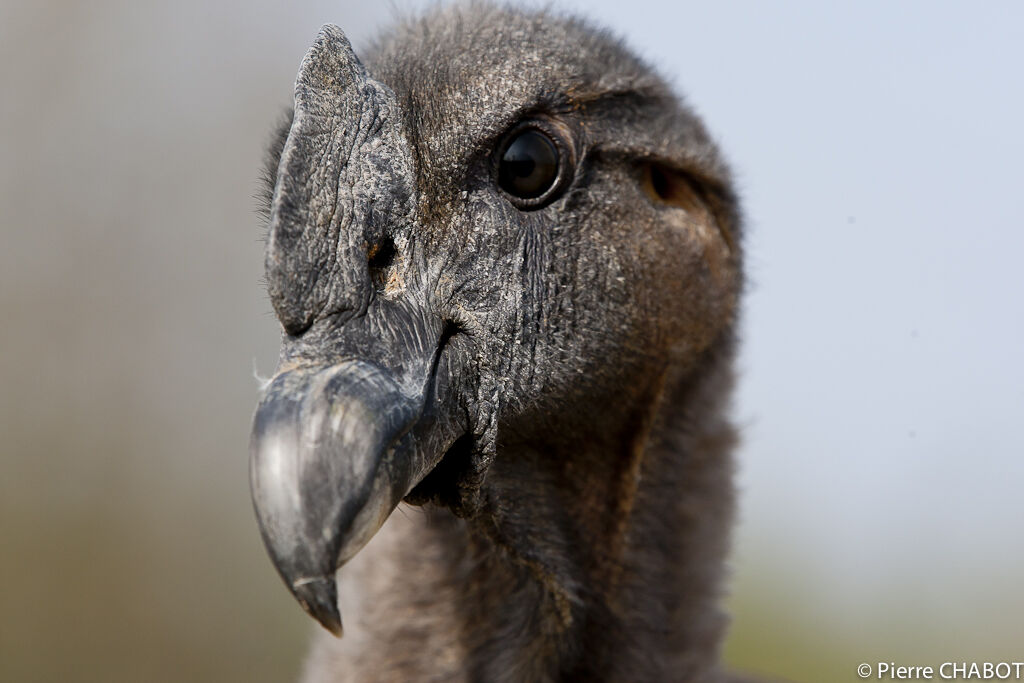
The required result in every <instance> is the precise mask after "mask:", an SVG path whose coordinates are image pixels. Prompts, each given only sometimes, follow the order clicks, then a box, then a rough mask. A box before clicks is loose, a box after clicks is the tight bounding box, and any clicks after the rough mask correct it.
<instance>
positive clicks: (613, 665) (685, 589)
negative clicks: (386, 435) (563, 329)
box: [307, 353, 734, 681]
mask: <svg viewBox="0 0 1024 683" xmlns="http://www.w3.org/2000/svg"><path fill="white" fill-rule="evenodd" d="M718 355H719V356H720V357H719V358H714V357H711V358H707V359H705V360H706V361H707V362H704V363H702V364H701V366H700V370H699V371H697V372H687V371H686V370H685V369H682V368H669V369H667V370H665V372H663V373H662V374H661V376H659V377H657V378H656V380H654V381H652V382H651V383H650V385H649V386H647V387H643V388H642V390H641V391H640V392H639V395H638V398H637V400H635V401H633V405H632V406H630V408H629V409H628V410H624V411H622V413H621V415H620V416H619V419H618V420H616V421H615V424H609V425H607V426H605V427H602V428H600V429H597V428H595V429H594V430H593V432H592V433H591V434H590V435H589V436H587V437H586V438H581V437H580V436H579V435H576V436H575V437H572V438H566V439H557V440H554V441H551V440H549V441H548V442H547V443H544V444H539V443H530V442H529V441H524V442H523V443H516V444H508V445H506V446H503V448H502V451H501V453H500V455H499V457H498V458H497V459H496V460H495V462H494V463H493V464H492V466H491V471H490V472H489V473H488V476H487V483H486V485H485V489H484V491H483V494H484V504H483V507H482V509H481V512H480V513H479V514H477V515H475V516H473V517H471V518H469V519H465V520H464V519H458V518H456V517H455V516H453V515H451V514H450V513H449V512H447V511H446V510H444V509H439V508H429V507H425V508H411V507H404V506H403V508H402V509H401V510H400V511H399V512H398V513H396V514H393V515H392V518H391V520H390V521H389V522H388V524H387V525H385V527H384V529H383V530H382V532H381V533H380V534H378V536H377V537H376V538H375V539H374V540H373V541H372V542H371V543H370V545H369V546H367V548H366V549H365V550H364V551H363V552H362V553H360V555H358V556H357V557H356V559H355V560H354V561H353V562H352V565H353V566H347V567H346V568H345V569H344V570H342V572H341V577H340V578H341V607H342V614H343V615H344V616H345V618H346V635H345V637H344V638H342V640H341V641H333V639H330V640H331V641H333V642H329V641H328V640H326V639H325V640H323V641H321V642H320V644H318V645H317V646H316V647H315V649H314V652H313V657H312V660H311V663H310V667H309V669H308V671H310V672H314V671H320V672H322V671H325V670H332V669H334V670H339V671H341V670H343V671H347V672H348V674H346V675H348V676H351V678H346V677H342V678H339V679H337V680H363V679H361V678H359V675H360V674H359V672H360V671H361V670H362V669H363V668H365V672H366V673H367V675H368V678H367V680H370V679H373V680H421V679H422V680H435V679H436V680H452V681H458V680H466V681H491V680H495V681H497V680H535V681H554V680H605V681H636V680H646V681H659V680H693V681H704V680H717V679H716V678H715V677H716V676H718V669H717V661H718V654H719V646H720V642H721V639H722V636H723V632H724V628H725V617H724V616H723V614H722V613H721V612H720V611H719V609H718V601H719V598H720V593H721V578H722V575H723V573H724V566H723V565H724V557H725V554H726V551H727V549H728V530H729V527H730V523H731V518H732V509H733V493H732V483H731V472H732V465H731V457H730V452H731V449H732V445H733V442H734V437H733V430H732V428H731V426H730V424H729V423H728V421H727V420H726V419H725V417H724V415H725V411H726V408H727V402H728V394H729V388H730V385H731V373H730V372H729V367H730V363H729V362H728V360H729V358H728V356H729V354H727V353H720V354H718ZM324 658H327V659H328V660H329V661H323V660H324ZM382 667H383V668H382ZM427 672H430V673H431V675H432V676H434V677H433V678H431V676H427V675H426V674H427ZM307 680H335V679H322V678H309V679H307Z"/></svg>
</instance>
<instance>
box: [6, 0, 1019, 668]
mask: <svg viewBox="0 0 1024 683" xmlns="http://www.w3.org/2000/svg"><path fill="white" fill-rule="evenodd" d="M422 6H423V3H420V2H414V1H412V0H406V2H405V3H403V4H400V5H399V6H398V9H399V10H401V11H409V10H412V11H415V10H416V9H418V8H420V7H422ZM556 6H558V7H563V8H566V9H570V10H572V9H575V10H579V11H582V12H584V13H586V14H588V15H590V16H592V17H593V18H594V19H596V20H597V21H599V22H600V23H603V24H606V25H608V26H610V27H612V28H613V29H614V30H615V31H617V32H618V33H620V34H621V35H622V36H623V37H624V38H625V39H626V40H627V41H628V42H629V43H630V44H631V45H633V46H634V47H635V48H636V49H638V50H639V51H640V52H641V53H642V54H644V55H645V56H646V57H647V58H648V59H649V60H651V61H652V62H653V63H655V64H657V65H658V66H659V67H660V68H661V69H662V71H663V72H665V73H666V74H668V75H670V77H671V78H672V79H673V80H674V82H675V83H676V84H677V86H678V88H679V90H680V92H684V93H685V94H686V96H687V97H688V99H689V101H690V102H691V103H692V104H693V105H694V106H695V107H696V108H697V109H698V111H700V112H701V113H702V114H703V115H704V116H705V117H706V119H707V120H708V122H709V125H710V127H711V129H712V130H713V132H714V134H715V135H716V137H717V138H718V139H719V140H720V141H721V144H722V145H723V147H724V149H725V150H726V153H727V155H728V156H729V158H730V159H732V162H733V164H734V166H735V169H736V172H737V175H738V178H739V184H740V189H741V192H742V194H743V196H744V198H745V204H746V210H747V213H748V216H749V220H748V229H749V240H748V253H749V265H750V276H751V277H750V282H751V286H750V290H749V294H748V296H747V298H746V302H745V305H746V314H745V323H744V327H743V337H744V347H743V355H742V358H741V372H742V374H741V383H740V390H739V394H738V399H737V403H736V417H737V420H738V421H739V423H740V424H741V425H742V427H743V433H744V443H743V446H742V449H741V450H740V452H739V459H740V472H739V482H740V487H741V492H742V498H741V500H742V507H741V511H740V514H741V523H740V526H739V528H738V530H737V534H736V543H735V551H734V554H733V562H732V564H733V566H734V573H733V581H732V593H731V596H730V598H729V606H730V609H731V611H732V612H733V614H734V625H733V629H732V632H731V635H730V639H729V641H728V643H727V646H726V656H727V659H728V660H729V662H730V663H732V664H733V665H735V666H738V667H741V668H745V669H750V670H754V671H760V672H763V673H767V674H775V675H779V676H784V677H788V678H790V679H793V680H796V681H812V682H813V681H841V680H857V679H856V675H855V668H856V666H857V664H859V663H860V662H862V661H867V662H872V663H874V662H877V661H896V662H897V663H903V664H922V665H927V664H931V665H933V666H937V665H938V664H940V663H941V662H943V661H948V660H967V661H972V660H985V659H988V660H999V659H1010V660H1014V659H1015V660H1021V659H1024V649H1022V648H1024V645H1022V644H1024V591H1022V588H1021V577H1022V575H1024V534H1022V531H1021V523H1022V521H1024V496H1022V495H1021V494H1022V493H1024V486H1022V484H1024V457H1022V456H1024V436H1022V423H1024V364H1022V362H1021V358H1020V356H1021V351H1022V350H1024V345H1022V333H1024V304H1022V299H1021V297H1022V294H1024V275H1022V269H1021V267H1020V261H1021V259H1022V254H1024V222H1022V219H1021V216H1022V213H1024V212H1022V209H1024V207H1022V200H1021V197H1022V196H1024V195H1022V185H1024V183H1022V181H1024V172H1022V163H1021V159H1024V133H1022V130H1024V126H1022V125H1021V122H1022V121H1024V90H1022V89H1021V66H1022V65H1024V5H1021V4H1020V3H1019V2H995V1H994V2H986V3H967V2H961V3H936V2H909V1H908V2H899V3H892V2H880V1H878V2H868V3H848V4H847V6H846V7H839V6H837V5H834V4H830V3H821V2H803V3H799V2H787V3H758V2H746V3H735V2H727V3H682V2H652V1H650V0H633V1H631V2H628V3H622V2H618V1H613V0H595V1H594V2H590V3H586V5H584V4H583V3H582V0H580V1H579V2H577V3H576V4H573V3H572V2H569V3H563V4H560V5H556ZM393 11H395V8H393V7H392V8H389V7H386V6H381V5H379V4H378V3H370V2H362V3H357V2H353V1H352V0H333V1H332V2H298V3H288V4H285V3H268V2H263V1H258V2H246V3H242V2H236V3H214V2H201V1H199V0H177V1H176V2H165V3H142V2H129V1H123V2H110V1H107V2H103V1H100V2H71V1H67V2H60V1H58V0H45V1H39V0H35V1H31V2H29V1H21V0H17V1H12V0H2V3H0V680H2V681H19V682H20V681H105V682H109V681H152V682H160V681H185V680H188V681H284V680H291V679H292V678H294V676H295V673H296V671H297V670H298V666H299V663H300V661H301V658H302V655H303V651H304V643H305V642H306V640H307V638H308V636H309V633H310V632H311V630H312V628H313V626H312V622H311V621H310V620H309V619H308V618H306V617H305V616H304V615H303V614H302V613H301V611H300V610H299V609H298V607H297V606H296V605H295V604H294V603H293V601H292V599H291V598H290V597H289V595H288V593H287V591H286V590H285V589H284V588H283V586H282V585H281V584H280V582H279V580H278V578H277V576H276V575H275V574H274V571H273V569H272V567H271V565H270V562H269V561H268V560H267V559H266V557H265V555H264V552H263V549H262V547H261V544H260V541H259V537H258V533H257V531H256V526H255V523H254V521H253V519H252V513H251V508H250V503H249V492H248V483H247V464H246V460H247V453H246V448H247V441H248V430H249V419H250V415H251V411H252V409H253V407H254V405H255V401H256V398H257V384H256V381H255V379H254V370H258V371H259V372H261V373H263V374H266V373H269V372H270V371H271V370H272V368H273V366H274V362H275V357H276V349H277V343H278V336H277V335H278V332H277V329H278V328H277V325H276V323H275V320H274V318H273V316H272V314H271V307H270V304H269V301H268V300H267V298H266V296H265V295H264V293H263V291H262V288H261V285H260V277H261V269H262V243H261V237H262V228H261V226H260V221H259V219H258V217H257V216H256V213H255V209H256V201H255V200H254V199H253V195H254V194H255V193H256V192H257V190H258V181H257V178H258V175H259V171H260V164H261V157H262V152H263V148H264V146H265V142H266V140H267V138H268V135H269V131H270V129H271V127H272V123H273V122H274V120H275V119H276V118H277V117H278V116H279V115H280V113H281V111H282V110H283V109H284V108H285V107H286V106H287V105H288V103H289V98H290V93H291V82H292V79H293V77H294V74H295V71H296V68H297V66H298V63H299V60H300V58H301V56H302V54H303V53H304V51H305V49H306V48H307V46H308V45H309V43H310V42H311V41H312V39H313V37H314V36H315V34H316V32H317V30H318V28H319V26H320V25H321V24H322V23H325V22H333V23H338V24H340V25H341V26H342V27H343V28H344V29H345V30H346V31H347V32H348V33H349V35H350V36H351V37H352V39H353V43H354V45H355V46H356V48H357V50H358V49H359V46H360V45H364V44H365V43H366V42H367V40H368V39H369V38H370V36H372V35H373V33H374V32H375V31H376V30H377V29H378V28H379V27H380V26H382V25H384V24H386V23H387V21H388V20H389V18H390V17H391V16H392V13H393Z"/></svg>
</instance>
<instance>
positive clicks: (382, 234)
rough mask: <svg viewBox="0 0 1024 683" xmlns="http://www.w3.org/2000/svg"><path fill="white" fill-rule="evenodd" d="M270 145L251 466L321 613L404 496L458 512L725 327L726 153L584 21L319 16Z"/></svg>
mask: <svg viewBox="0 0 1024 683" xmlns="http://www.w3.org/2000/svg"><path fill="white" fill-rule="evenodd" d="M272 157H273V162H272V166H273V189H272V191H271V192H270V194H269V196H270V205H269V238H268V245H267V254H266V275H267V283H268V289H269V295H270V299H271V302H272V304H273V307H274V310H275V312H276V315H277V318H278V319H279V321H280V323H281V325H282V327H283V344H282V350H281V356H280V361H279V366H278V368H277V370H276V372H275V374H274V376H273V377H272V378H271V380H270V381H269V383H268V385H267V386H266V388H265V390H264V393H263V396H262V398H261V400H260V402H259V406H258V408H257V411H256V415H255V418H254V425H253V431H252V441H251V484H252V491H253V498H254V503H255V508H256V513H257V517H258V520H259V524H260V528H261V532H262V535H263V539H264V542H265V543H266V546H267V548H268V550H269V553H270V556H271V558H272V560H273V562H274V564H275V565H276V567H277V569H278V571H279V572H280V574H281V576H282V577H283V578H284V581H285V583H286V584H287V585H288V587H289V588H290V590H291V591H292V593H293V594H294V595H295V597H296V598H297V599H298V600H299V602H300V603H301V604H302V606H303V607H304V608H305V609H306V610H307V611H308V612H309V613H310V614H311V615H312V616H313V617H315V618H316V619H317V620H318V621H319V622H320V623H321V624H323V625H324V626H325V627H326V628H328V629H330V630H332V631H334V632H335V633H340V630H341V619H340V615H339V612H338V607H337V604H336V601H337V597H336V589H335V584H334V573H335V571H336V569H337V568H338V567H340V566H341V565H342V564H343V563H345V562H346V561H347V560H348V559H350V558H351V557H352V556H353V555H354V554H355V553H356V552H357V551H358V550H359V549H360V548H361V547H362V546H363V545H364V544H365V543H367V542H368V541H369V539H370V538H371V537H372V536H373V534H374V533H375V532H376V531H377V530H378V529H379V527H380V526H381V525H382V524H383V523H384V521H385V520H386V518H387V517H388V515H389V514H390V513H391V512H392V510H394V508H395V507H396V506H397V505H398V503H399V502H400V501H402V500H403V499H405V500H407V501H410V502H413V503H425V502H428V501H431V502H433V503H436V504H439V505H442V506H446V507H448V508H450V509H451V510H452V511H453V512H454V513H456V514H458V515H460V516H467V517H471V516H473V515H475V514H478V513H479V512H480V509H481V505H482V504H483V503H482V501H481V496H480V491H481V488H482V486H483V484H484V482H486V481H487V478H488V474H489V472H490V470H491V466H492V464H493V462H494V461H495V459H500V458H502V452H503V449H504V448H505V447H506V445H507V444H508V443H510V442H513V441H532V442H536V443H542V442H543V441H544V439H545V438H548V437H549V436H550V435H552V434H557V437H558V438H559V439H561V440H563V441H564V440H572V439H573V438H586V435H587V434H589V433H596V432H600V431H601V430H602V429H605V428H606V425H607V424H609V423H611V422H614V420H615V416H617V415H620V414H624V411H626V410H627V409H628V406H629V405H630V404H631V402H633V401H634V400H636V399H637V397H638V396H640V395H641V394H643V392H645V391H647V390H648V388H649V386H650V384H651V382H653V381H656V378H657V377H658V376H659V375H660V373H663V372H664V371H665V368H666V367H667V366H669V365H671V366H673V367H677V368H686V367H688V366H692V365H694V364H696V363H697V362H698V361H699V359H700V357H701V354H702V353H704V352H706V351H707V350H708V349H709V348H710V347H712V346H713V345H714V344H715V343H716V340H719V339H720V338H721V337H722V336H723V335H724V334H727V333H728V330H729V329H730V328H731V324H732V320H733V317H734V315H735V309H736V298H737V295H738V292H739V289H740V284H741V279H740V267H739V266H740V254H739V251H738V246H737V245H738V235H737V230H738V221H737V215H736V210H735V202H734V199H733V196H732V194H731V190H730V185H729V177H728V172H727V170H726V168H725V166H724V165H723V163H722V161H721V160H720V158H719V155H718V153H717V151H716V149H715V147H714V145H713V143H712V142H711V140H710V138H709V136H708V134H707V133H706V131H705V129H704V127H703V126H702V124H701V123H700V121H699V120H698V119H697V118H696V117H695V116H694V115H693V114H692V113H691V112H690V110H689V109H687V108H686V107H685V105H683V104H682V103H681V102H680V100H679V99H678V98H677V97H676V96H675V95H674V94H673V93H672V91H671V89H670V88H669V87H668V86H666V84H665V83H664V82H663V81H662V80H661V79H660V78H658V77H657V76H656V75H655V74H653V73H652V71H651V70H650V69H649V68H648V67H647V66H646V65H645V64H644V63H643V62H641V61H640V60H638V59H637V58H636V57H634V56H633V55H632V54H630V53H629V52H628V51H627V50H625V49H624V48H623V47H622V46H621V45H620V44H619V43H618V42H617V41H616V40H614V39H612V38H610V37H609V36H608V35H606V34H605V33H602V32H600V31H595V30H593V29H592V28H590V27H589V26H587V25H586V24H583V23H581V22H578V21H575V20H572V19H564V18H560V17H556V16H554V15H552V14H546V13H541V14H521V13H518V12H513V11H509V10H500V9H493V8H475V9H473V10H471V11H468V12H467V11H465V10H459V9H447V10H441V11H439V12H437V13H435V14H434V15H433V16H431V17H428V18H426V19H421V20H416V21H411V22H409V23H407V24H405V25H403V26H402V27H400V28H399V29H397V30H396V31H395V32H393V33H392V34H391V36H390V38H387V39H385V40H383V41H382V42H380V43H378V44H377V45H376V47H375V48H374V49H373V50H372V52H371V58H370V59H369V60H368V61H367V63H366V65H364V64H363V63H362V62H361V61H360V60H359V59H358V58H357V57H356V55H355V53H354V52H353V50H352V48H351V46H350V44H349V42H348V40H347V39H346V38H345V36H344V34H343V33H342V31H341V30H340V29H338V28H337V27H334V26H330V25H328V26H325V27H324V28H323V29H322V30H321V32H320V34H319V36H318V37H317V38H316V41H315V42H314V44H313V46H312V47H311V48H310V49H309V51H308V53H307V54H306V56H305V58H304V59H303V60H302V64H301V66H300V68H299V73H298V77H297V79H296V83H295V93H294V106H293V114H292V116H291V119H290V121H289V122H288V124H287V126H286V128H285V129H283V130H282V134H281V136H280V143H279V144H278V145H277V148H276V149H274V150H273V151H272Z"/></svg>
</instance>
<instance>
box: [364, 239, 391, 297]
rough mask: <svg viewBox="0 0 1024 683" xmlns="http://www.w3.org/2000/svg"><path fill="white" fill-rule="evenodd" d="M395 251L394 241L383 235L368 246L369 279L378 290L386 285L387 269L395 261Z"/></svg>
mask: <svg viewBox="0 0 1024 683" xmlns="http://www.w3.org/2000/svg"><path fill="white" fill-rule="evenodd" d="M395 253H396V252H395V241H394V240H393V239H391V238H390V237H385V238H384V239H382V240H381V241H380V242H378V243H377V244H375V245H373V246H372V247H370V250H369V253H368V256H369V259H370V260H369V264H368V266H369V271H370V280H372V281H373V284H374V285H375V286H376V287H377V289H378V290H383V289H384V287H385V285H387V282H388V269H389V268H391V265H392V264H393V263H394V261H395Z"/></svg>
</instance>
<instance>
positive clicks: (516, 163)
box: [498, 129, 558, 199]
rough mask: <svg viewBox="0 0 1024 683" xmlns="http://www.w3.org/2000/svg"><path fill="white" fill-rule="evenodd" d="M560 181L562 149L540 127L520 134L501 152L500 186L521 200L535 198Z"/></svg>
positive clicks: (499, 167) (499, 164) (499, 165)
mask: <svg viewBox="0 0 1024 683" xmlns="http://www.w3.org/2000/svg"><path fill="white" fill-rule="evenodd" d="M557 180H558V148H557V147H556V146H555V143H554V142H552V141H551V139H550V138H549V137H548V136H547V135H545V134H544V133H542V132H541V131H539V130H535V129H527V130H524V131H523V132H522V133H520V134H519V135H517V136H516V137H515V138H514V139H513V140H512V141H511V142H510V143H509V144H508V146H507V147H505V151H504V152H503V153H502V155H501V160H500V162H499V163H498V185H500V186H501V189H503V190H505V192H508V193H509V194H510V195H512V196H514V197H518V198H520V199H535V198H537V197H540V196H541V195H543V194H544V193H545V192H547V191H548V190H550V189H551V187H552V186H553V185H554V184H555V181H557Z"/></svg>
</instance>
